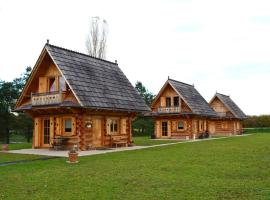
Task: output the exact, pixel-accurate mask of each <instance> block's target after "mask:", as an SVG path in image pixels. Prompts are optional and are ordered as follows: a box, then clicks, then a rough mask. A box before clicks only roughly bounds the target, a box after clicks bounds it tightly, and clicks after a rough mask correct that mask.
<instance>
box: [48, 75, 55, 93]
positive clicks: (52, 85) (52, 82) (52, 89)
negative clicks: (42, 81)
mask: <svg viewBox="0 0 270 200" xmlns="http://www.w3.org/2000/svg"><path fill="white" fill-rule="evenodd" d="M55 91H56V81H55V77H53V78H49V92H55Z"/></svg>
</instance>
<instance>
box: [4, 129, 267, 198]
mask: <svg viewBox="0 0 270 200" xmlns="http://www.w3.org/2000/svg"><path fill="white" fill-rule="evenodd" d="M269 141H270V134H253V135H249V136H244V137H231V138H225V139H218V140H211V141H202V142H195V143H183V144H175V145H170V146H163V147H155V148H150V149H144V150H137V151H126V152H118V153H109V154H103V155H96V156H89V157H80V158H79V161H80V162H79V163H78V164H75V165H71V164H67V163H66V162H65V160H66V159H65V158H60V159H54V160H47V161H35V162H31V163H25V164H17V165H11V166H4V167H0V185H1V189H0V199H207V200H208V199H252V200H253V199H269V198H270V170H269V169H270V145H269ZM0 156H2V154H1V155H0Z"/></svg>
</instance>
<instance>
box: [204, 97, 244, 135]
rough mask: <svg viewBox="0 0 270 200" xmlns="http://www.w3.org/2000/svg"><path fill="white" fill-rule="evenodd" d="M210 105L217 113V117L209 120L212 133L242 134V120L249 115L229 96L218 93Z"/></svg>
mask: <svg viewBox="0 0 270 200" xmlns="http://www.w3.org/2000/svg"><path fill="white" fill-rule="evenodd" d="M209 105H210V107H211V108H213V109H214V110H215V112H216V113H217V117H216V118H213V119H212V120H210V121H209V133H210V134H211V135H239V134H242V132H243V126H242V121H243V120H245V119H246V118H247V116H246V115H245V113H244V112H243V111H242V110H241V109H240V108H239V107H238V106H237V105H236V103H235V102H234V101H233V100H232V99H231V98H230V97H229V96H227V95H224V94H220V93H216V94H215V95H214V97H213V98H212V99H211V100H210V102H209Z"/></svg>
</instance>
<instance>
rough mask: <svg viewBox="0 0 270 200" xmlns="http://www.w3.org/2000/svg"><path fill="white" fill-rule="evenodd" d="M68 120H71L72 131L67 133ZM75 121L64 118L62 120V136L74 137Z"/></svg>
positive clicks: (70, 118)
mask: <svg viewBox="0 0 270 200" xmlns="http://www.w3.org/2000/svg"><path fill="white" fill-rule="evenodd" d="M66 120H70V125H71V130H70V131H66V127H65V126H66ZM73 132H74V130H73V120H72V117H63V118H62V135H63V136H72V135H73Z"/></svg>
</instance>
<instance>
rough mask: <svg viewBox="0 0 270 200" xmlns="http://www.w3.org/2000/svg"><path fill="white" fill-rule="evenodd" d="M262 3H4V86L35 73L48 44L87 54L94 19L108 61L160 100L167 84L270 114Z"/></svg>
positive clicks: (269, 22)
mask: <svg viewBox="0 0 270 200" xmlns="http://www.w3.org/2000/svg"><path fill="white" fill-rule="evenodd" d="M269 6H270V2H269V1H266V0H265V1H262V0H252V1H251V0H246V1H243V0H227V1H219V0H204V1H201V0H193V1H188V0H183V1H177V0H167V1H165V0H163V1H162V0H148V1H145V0H144V1H143V0H136V1H127V0H126V1H118V0H116V1H103V0H99V1H84V0H76V1H68V0H67V1H61V0H58V1H56V0H54V1H52V0H47V1H37V0H36V1H34V0H33V1H29V0H25V1H19V0H18V1H14V0H0V25H1V31H0V36H1V37H0V55H1V57H0V69H1V73H0V79H2V80H12V79H13V78H15V77H17V76H19V75H20V74H21V73H22V72H23V71H24V69H25V67H26V66H28V65H30V66H34V64H35V62H36V60H37V58H38V56H39V54H40V51H41V49H42V48H43V46H44V44H45V42H46V39H47V38H49V39H50V43H51V44H55V45H57V46H62V47H65V48H69V49H72V50H76V51H80V52H86V48H85V38H86V35H87V33H88V25H89V21H90V17H92V16H100V17H102V18H105V19H106V20H107V22H108V24H109V38H108V52H107V59H108V60H111V61H114V60H115V59H117V60H118V63H119V66H120V67H121V69H122V70H123V71H124V73H125V74H126V75H127V77H128V78H129V80H130V81H131V82H132V83H133V84H134V83H135V82H136V80H140V81H142V82H143V84H144V85H145V86H146V87H147V88H148V89H149V90H150V91H152V92H153V93H157V92H158V90H159V89H160V88H161V86H162V85H163V83H164V82H165V81H166V79H167V77H168V76H170V77H171V78H173V79H177V80H179V81H183V82H187V83H190V84H193V83H194V84H195V87H196V88H197V89H198V90H199V92H200V93H201V94H202V95H203V96H204V97H205V98H206V100H207V101H208V100H210V99H211V97H212V96H213V95H214V93H215V92H216V91H218V92H220V93H225V94H229V95H230V96H231V98H232V99H233V100H235V102H236V103H237V104H238V105H239V106H240V107H241V108H242V109H243V111H244V112H245V113H246V114H270V106H269V102H270V93H269V92H267V90H268V85H269V78H270V56H269V55H270V40H269V35H270V14H269Z"/></svg>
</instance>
